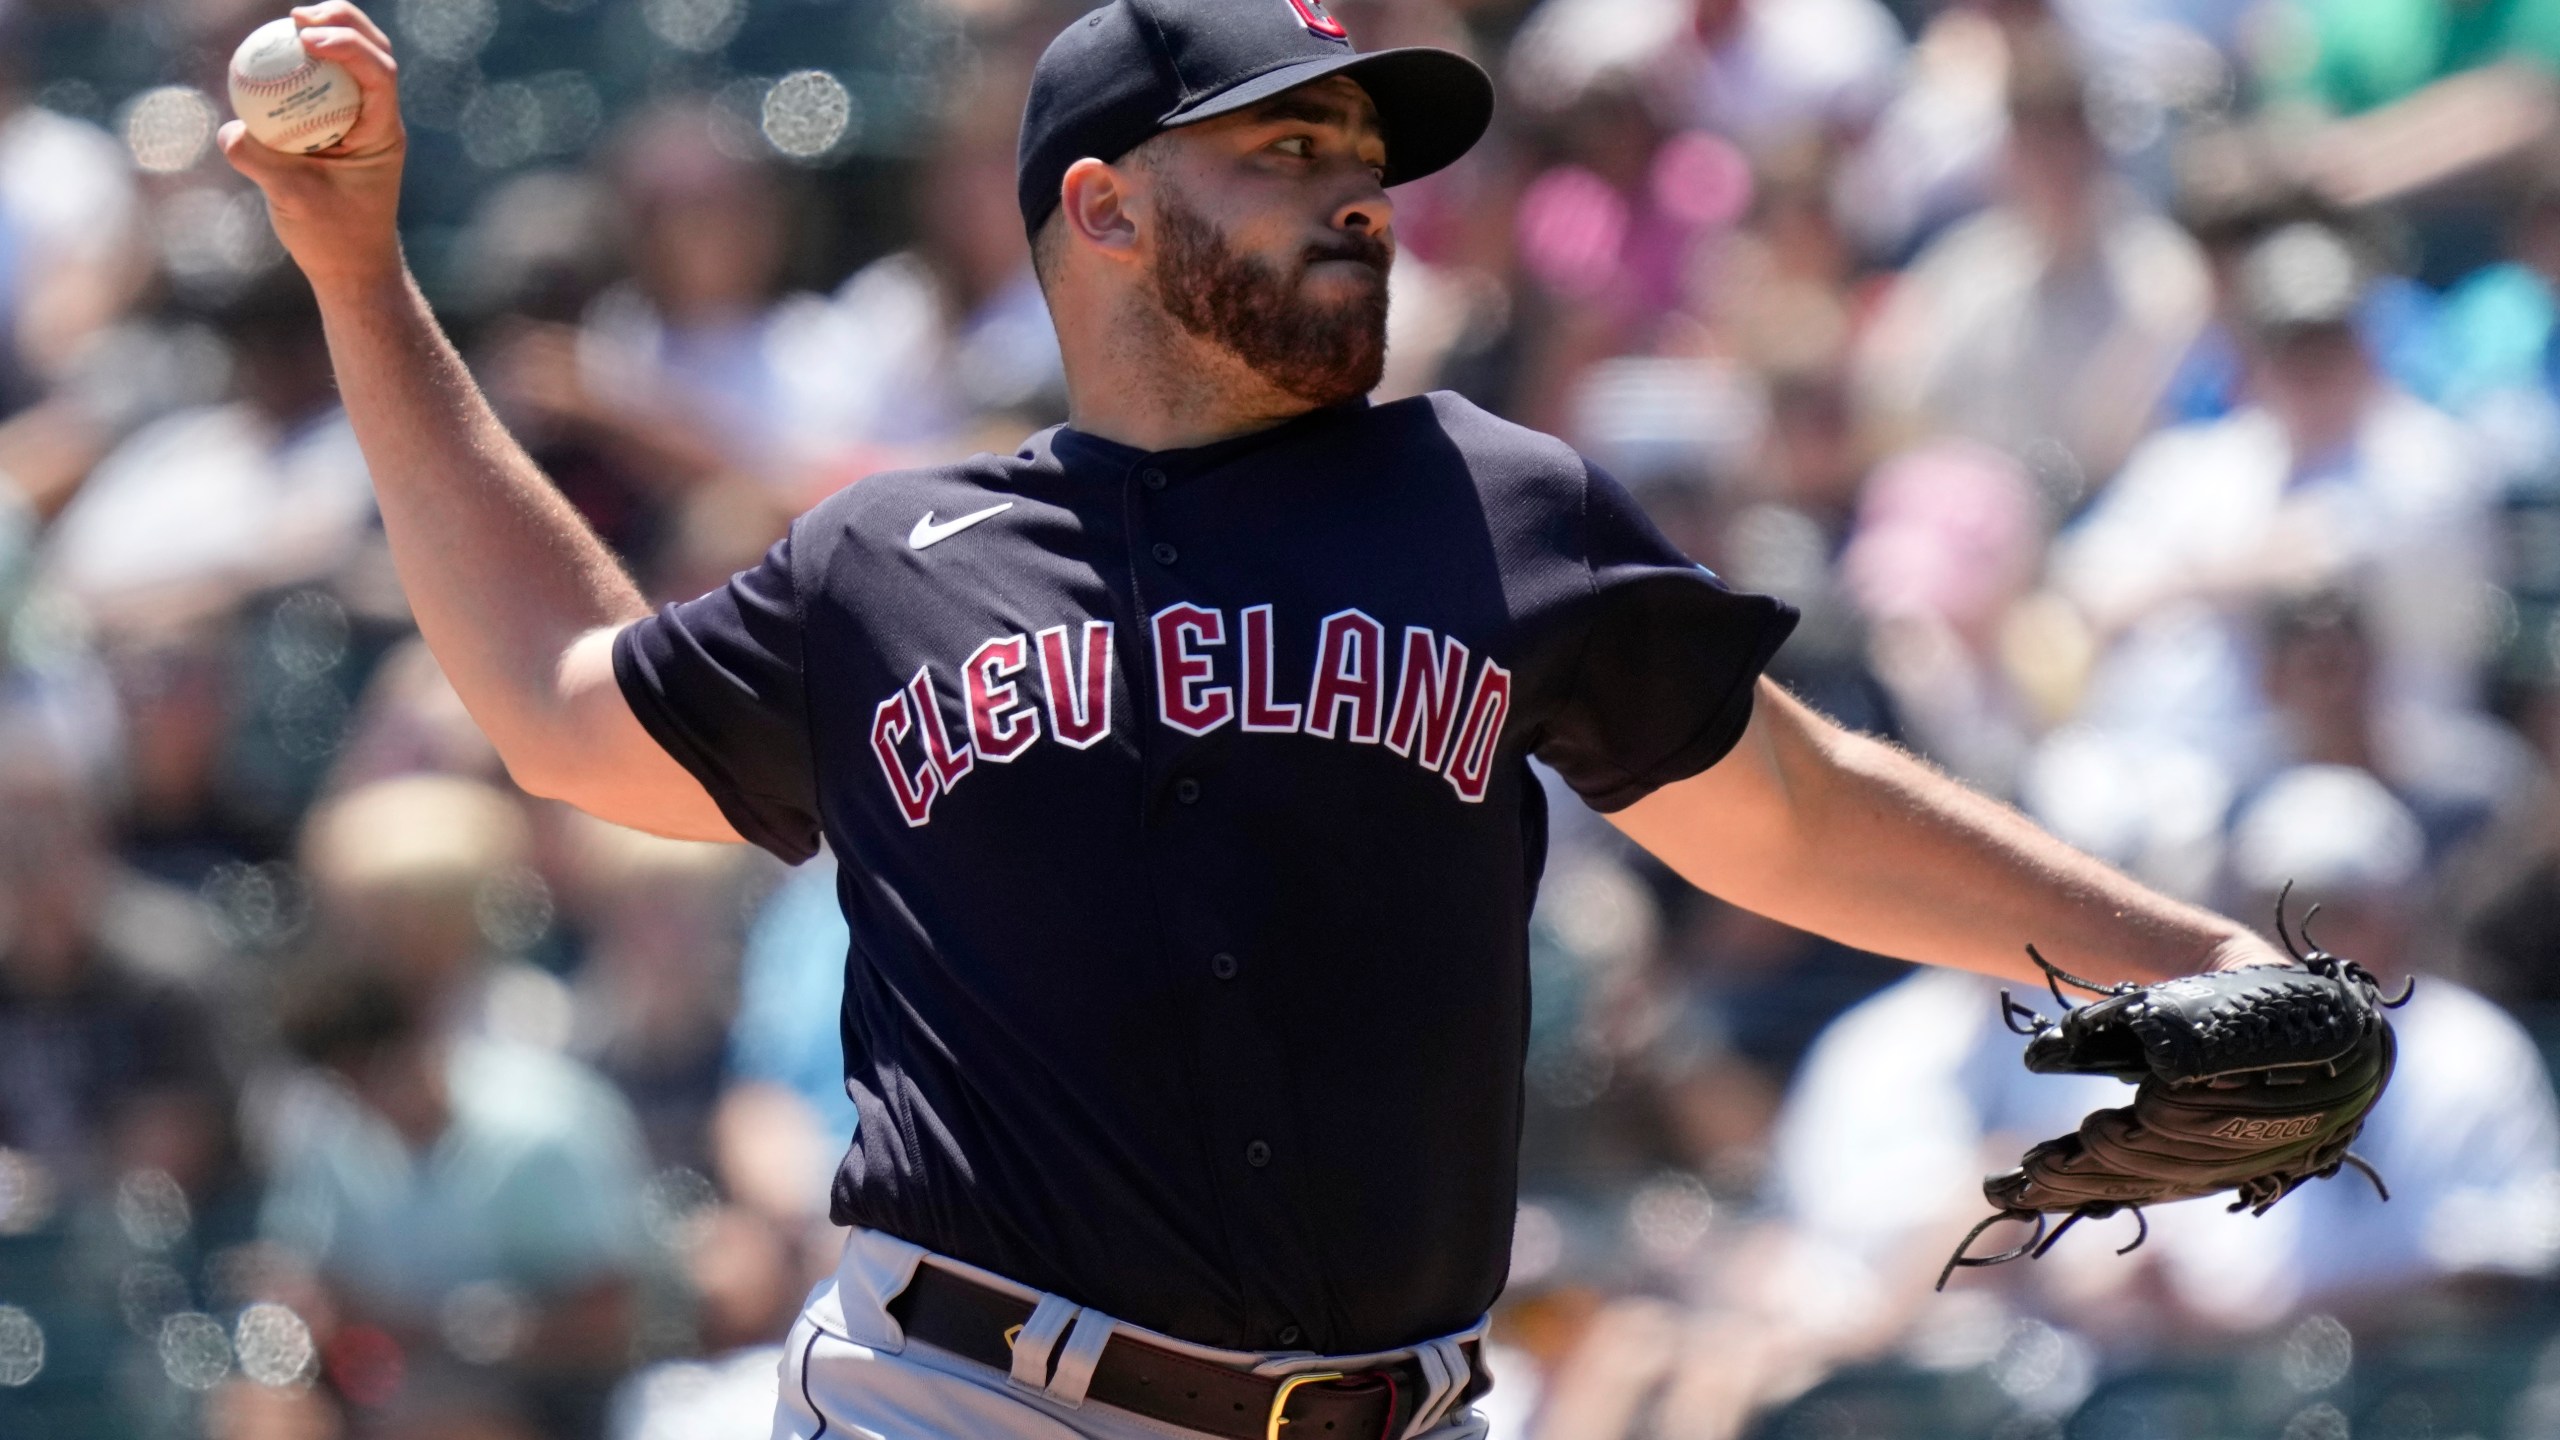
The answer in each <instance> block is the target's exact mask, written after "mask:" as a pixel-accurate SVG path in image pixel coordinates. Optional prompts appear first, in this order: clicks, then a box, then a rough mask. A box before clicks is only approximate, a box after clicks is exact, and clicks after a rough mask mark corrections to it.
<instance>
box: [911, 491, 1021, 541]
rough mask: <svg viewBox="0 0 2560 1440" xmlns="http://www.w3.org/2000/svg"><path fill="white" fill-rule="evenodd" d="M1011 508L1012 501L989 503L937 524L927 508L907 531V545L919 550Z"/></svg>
mask: <svg viewBox="0 0 2560 1440" xmlns="http://www.w3.org/2000/svg"><path fill="white" fill-rule="evenodd" d="M1012 508H1013V502H1012V501H1010V500H1007V501H1006V502H1004V503H1003V504H1001V505H990V506H988V507H987V508H986V509H984V510H980V511H978V512H977V513H976V514H974V515H963V516H961V517H960V518H959V519H957V520H945V521H943V522H942V523H941V524H939V525H936V524H934V523H933V512H932V511H930V510H927V511H926V512H924V518H923V519H921V520H918V521H917V522H916V528H914V529H913V530H910V531H908V532H907V547H908V548H909V549H911V550H921V549H923V548H924V547H926V546H927V545H939V544H941V543H942V542H943V541H945V540H948V539H950V538H951V537H952V536H954V535H957V534H959V533H960V532H961V531H963V530H966V529H968V528H969V527H970V526H972V525H975V524H977V523H978V522H979V521H981V520H984V519H986V518H987V517H988V516H990V515H1001V514H1003V513H1004V512H1005V511H1007V510H1010V509H1012Z"/></svg>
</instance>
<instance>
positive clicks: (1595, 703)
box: [1537, 466, 1796, 811]
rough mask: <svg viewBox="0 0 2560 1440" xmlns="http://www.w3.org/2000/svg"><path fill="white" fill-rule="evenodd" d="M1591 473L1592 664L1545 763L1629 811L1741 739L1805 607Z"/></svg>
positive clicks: (1586, 543) (1554, 730)
mask: <svg viewBox="0 0 2560 1440" xmlns="http://www.w3.org/2000/svg"><path fill="white" fill-rule="evenodd" d="M1584 472H1585V480H1584V486H1585V489H1584V496H1583V524H1582V527H1581V528H1582V535H1583V553H1582V556H1581V559H1582V562H1583V565H1584V568H1585V570H1586V572H1587V574H1586V576H1585V579H1586V584H1585V587H1584V590H1583V593H1582V595H1581V596H1580V598H1579V599H1578V600H1576V601H1575V602H1574V604H1575V607H1576V608H1577V609H1578V611H1579V614H1578V616H1577V617H1576V619H1577V621H1578V629H1579V631H1580V636H1579V639H1578V641H1577V642H1576V643H1577V644H1578V651H1579V659H1578V660H1576V661H1575V662H1574V666H1573V670H1572V678H1571V680H1570V682H1569V688H1568V690H1567V692H1566V693H1565V694H1564V696H1563V697H1562V699H1561V701H1560V703H1559V704H1558V705H1557V707H1556V709H1555V711H1554V712H1553V714H1552V715H1551V716H1550V717H1549V719H1548V721H1547V724H1546V726H1545V729H1544V733H1543V735H1542V736H1541V739H1540V743H1539V744H1538V747H1537V755H1538V758H1539V759H1541V760H1544V761H1545V762H1547V764H1549V765H1551V766H1553V767H1554V768H1555V770H1556V773H1558V774H1559V775H1562V776H1563V777H1564V779H1565V781H1566V783H1567V784H1570V785H1571V786H1572V787H1573V788H1574V791H1575V793H1577V794H1579V795H1581V796H1582V798H1583V800H1584V801H1585V802H1586V803H1588V804H1589V805H1590V806H1591V807H1592V808H1593V809H1595V810H1601V811H1610V810H1621V809H1624V808H1625V807H1627V806H1629V805H1632V804H1634V803H1635V802H1636V801H1638V800H1641V799H1643V798H1644V797H1645V796H1646V795H1648V794H1651V793H1652V792H1653V791H1655V790H1657V789H1659V788H1661V787H1662V786H1665V785H1668V784H1670V783H1672V782H1673V781H1675V780H1683V779H1686V778H1688V777H1689V776H1691V775H1695V774H1697V773H1698V772H1699V771H1701V770H1704V769H1706V768H1707V767H1708V766H1710V765H1713V764H1714V763H1716V761H1718V760H1720V759H1722V758H1723V757H1724V754H1725V752H1726V751H1728V750H1730V749H1732V748H1733V746H1734V742H1736V741H1737V740H1739V739H1741V738H1742V730H1743V726H1744V725H1746V724H1747V723H1749V721H1750V719H1751V694H1752V686H1753V682H1754V681H1756V680H1758V679H1759V677H1760V672H1761V670H1762V669H1763V668H1764V667H1765V666H1767V664H1768V663H1769V660H1770V657H1771V656H1773V655H1775V654H1777V652H1778V646H1779V645H1780V644H1782V643H1783V642H1784V641H1785V640H1786V638H1787V635H1788V634H1789V632H1791V631H1793V630H1794V629H1795V625H1796V612H1795V610H1794V609H1793V608H1792V607H1790V606H1788V605H1787V604H1785V603H1784V602H1782V601H1779V600H1775V599H1772V598H1770V597H1768V596H1766V595H1750V594H1744V593H1742V592H1739V591H1736V590H1734V589H1732V588H1730V587H1728V586H1727V585H1726V584H1725V583H1724V582H1723V581H1722V580H1719V579H1717V578H1716V576H1715V575H1714V574H1713V573H1712V572H1710V571H1709V570H1708V569H1707V568H1706V567H1705V566H1703V565H1699V564H1697V563H1696V562H1694V561H1692V560H1690V559H1689V558H1688V557H1687V556H1685V555H1683V554H1681V553H1680V550H1679V547H1677V546H1675V545H1673V544H1672V543H1671V541H1670V540H1669V539H1667V538H1665V537H1664V535H1663V534H1662V532H1661V531H1660V530H1658V529H1656V528H1654V525H1653V522H1652V521H1650V520H1648V519H1646V518H1645V515H1644V512H1643V511H1642V510H1641V509H1640V508H1638V507H1637V505H1636V502H1635V499H1634V497H1632V496H1630V495H1628V494H1627V492H1626V490H1625V489H1624V488H1623V487H1621V486H1620V485H1619V484H1618V483H1617V482H1616V481H1615V480H1613V479H1611V478H1609V476H1608V475H1606V474H1604V473H1602V472H1601V471H1599V470H1598V469H1596V468H1593V467H1590V466H1585V467H1584Z"/></svg>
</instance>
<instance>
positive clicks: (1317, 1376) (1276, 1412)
mask: <svg viewBox="0 0 2560 1440" xmlns="http://www.w3.org/2000/svg"><path fill="white" fill-rule="evenodd" d="M1342 1374H1343V1372H1341V1371H1339V1370H1311V1371H1308V1372H1307V1373H1305V1374H1302V1375H1290V1376H1286V1377H1284V1378H1283V1379H1282V1380H1281V1381H1280V1393H1279V1394H1277V1395H1274V1396H1272V1397H1271V1423H1270V1424H1268V1425H1265V1426H1263V1427H1262V1440H1280V1427H1281V1426H1283V1425H1286V1424H1288V1423H1289V1418H1288V1417H1287V1416H1286V1415H1284V1414H1282V1413H1281V1412H1282V1411H1284V1410H1287V1409H1288V1408H1289V1392H1291V1391H1293V1390H1295V1389H1297V1388H1298V1387H1299V1386H1301V1385H1321V1384H1323V1383H1324V1382H1325V1381H1327V1380H1339V1379H1341V1378H1342Z"/></svg>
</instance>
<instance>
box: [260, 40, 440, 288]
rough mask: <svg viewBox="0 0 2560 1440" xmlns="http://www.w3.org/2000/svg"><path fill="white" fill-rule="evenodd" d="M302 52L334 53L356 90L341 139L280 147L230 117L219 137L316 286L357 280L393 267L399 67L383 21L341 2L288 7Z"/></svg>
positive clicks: (327, 56) (400, 152)
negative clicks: (292, 151)
mask: <svg viewBox="0 0 2560 1440" xmlns="http://www.w3.org/2000/svg"><path fill="white" fill-rule="evenodd" d="M293 20H294V23H295V25H297V26H298V27H300V37H299V38H300V39H301V41H302V47H303V49H304V50H306V51H308V52H310V54H311V55H312V56H313V57H314V58H316V59H321V60H334V61H336V62H337V63H339V64H340V65H343V66H345V67H346V69H347V73H348V74H349V75H351V76H353V77H355V82H356V89H357V91H358V93H359V94H360V95H361V96H362V97H363V104H362V108H361V109H360V110H359V112H358V113H357V115H356V122H355V124H354V126H353V127H351V128H350V129H349V130H348V131H347V136H346V138H345V139H343V140H341V141H339V142H338V143H337V144H335V145H332V146H330V147H329V148H328V149H326V150H317V151H314V152H312V153H311V154H308V155H287V154H284V153H283V152H281V151H277V150H271V149H269V148H267V147H266V146H264V145H261V144H259V143H258V142H257V141H256V140H253V139H251V138H250V136H249V133H248V127H247V126H245V125H243V124H241V123H240V122H239V121H238V120H233V121H231V122H230V123H229V124H227V125H224V126H223V127H222V131H221V134H220V136H219V137H218V139H219V142H220V144H221V146H222V154H223V158H225V159H227V160H229V161H230V162H231V164H232V168H234V169H236V170H238V171H239V172H240V173H241V174H243V175H246V176H248V177H249V178H250V179H252V180H254V181H256V182H257V183H258V188H259V189H261V190H264V191H265V192H266V194H267V212H268V214H269V215H270V216H271V217H272V218H273V220H274V222H275V229H276V238H277V239H279V240H281V241H283V242H284V248H285V250H286V251H287V252H288V253H290V254H291V255H292V256H293V259H294V263H295V264H298V265H300V266H301V267H302V273H303V274H305V275H307V276H309V277H310V279H311V283H312V285H313V287H314V288H315V289H320V288H329V287H332V286H340V285H355V286H361V285H364V284H367V283H371V282H375V281H379V280H383V279H386V278H388V277H390V276H394V275H397V274H398V273H399V272H400V266H401V259H400V231H399V216H400V166H401V163H402V161H403V160H404V159H405V158H406V156H407V153H408V148H409V139H408V132H407V131H406V130H404V129H403V128H402V127H401V124H400V84H399V67H398V66H397V65H396V64H395V63H394V62H393V61H392V59H391V41H390V39H389V37H387V36H385V35H384V34H383V33H382V27H380V26H378V25H376V24H374V23H373V21H372V20H371V19H370V18H369V17H367V16H366V15H365V13H364V12H363V11H361V10H359V9H357V8H356V7H355V6H353V5H351V4H349V3H347V0H322V3H320V4H317V5H300V6H296V7H295V8H294V10H293Z"/></svg>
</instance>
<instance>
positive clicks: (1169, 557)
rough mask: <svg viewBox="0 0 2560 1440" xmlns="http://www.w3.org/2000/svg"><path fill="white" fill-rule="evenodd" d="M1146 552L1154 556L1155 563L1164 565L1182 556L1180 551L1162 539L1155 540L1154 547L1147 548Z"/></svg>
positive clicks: (1170, 563)
mask: <svg viewBox="0 0 2560 1440" xmlns="http://www.w3.org/2000/svg"><path fill="white" fill-rule="evenodd" d="M1147 554H1149V555H1150V556H1152V557H1154V559H1155V562H1156V563H1157V564H1159V565H1165V566H1170V565H1172V564H1173V562H1174V561H1176V560H1179V559H1181V558H1182V552H1181V551H1179V550H1176V549H1174V548H1173V547H1172V546H1171V545H1169V544H1167V543H1165V542H1164V541H1162V540H1159V541H1157V542H1156V543H1155V548H1154V549H1152V550H1149V551H1148V552H1147Z"/></svg>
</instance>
